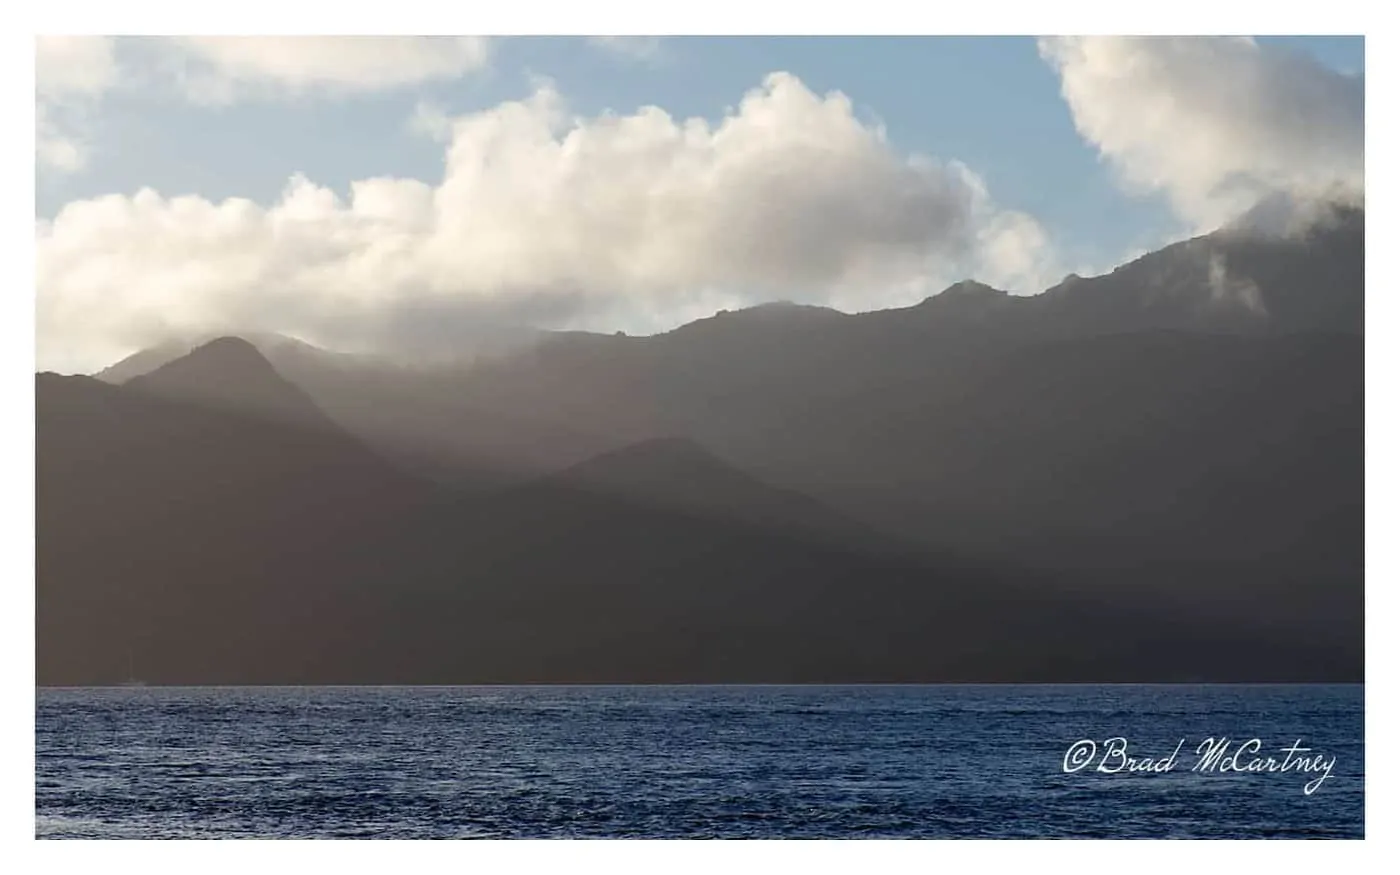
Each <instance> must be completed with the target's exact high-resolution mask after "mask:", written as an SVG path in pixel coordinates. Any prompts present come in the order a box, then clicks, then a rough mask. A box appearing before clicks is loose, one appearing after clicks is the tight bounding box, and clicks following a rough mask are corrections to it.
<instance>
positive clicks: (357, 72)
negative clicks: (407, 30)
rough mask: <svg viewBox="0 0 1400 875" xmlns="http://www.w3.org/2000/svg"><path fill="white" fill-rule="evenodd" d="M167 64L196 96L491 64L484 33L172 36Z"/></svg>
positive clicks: (380, 79) (308, 89)
mask: <svg viewBox="0 0 1400 875" xmlns="http://www.w3.org/2000/svg"><path fill="white" fill-rule="evenodd" d="M163 48H164V50H165V53H166V58H165V63H166V65H167V66H168V67H169V68H170V69H171V70H172V72H173V73H174V74H175V76H176V77H177V79H178V81H179V82H180V84H181V87H182V88H183V90H184V93H185V95H186V96H187V97H189V98H190V99H192V100H194V101H196V102H201V103H226V102H229V101H232V100H236V99H241V98H250V97H252V98H258V97H281V96H288V95H291V96H299V95H305V94H332V95H336V94H353V93H364V92H370V91H382V90H386V89H391V88H400V87H403V86H406V85H417V84H421V83H424V82H430V81H435V80H445V79H456V78H459V77H461V76H463V75H465V74H467V73H469V72H472V71H475V70H478V69H480V68H482V67H484V66H485V65H486V63H487V61H488V59H489V57H490V43H489V41H488V40H487V39H485V38H483V37H436V36H425V37H410V36H339V37H331V36H310V37H308V36H297V37H285V36H250V37H229V36H208V37H172V38H170V39H168V40H167V41H165V43H164V46H163Z"/></svg>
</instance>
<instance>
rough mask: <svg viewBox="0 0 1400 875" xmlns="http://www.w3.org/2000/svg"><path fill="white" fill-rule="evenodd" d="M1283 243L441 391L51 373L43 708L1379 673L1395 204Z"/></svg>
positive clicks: (777, 319)
mask: <svg viewBox="0 0 1400 875" xmlns="http://www.w3.org/2000/svg"><path fill="white" fill-rule="evenodd" d="M1274 230H1277V229H1274ZM1287 230H1288V231H1289V233H1286V234H1278V233H1271V234H1264V233H1260V232H1258V231H1257V230H1255V229H1253V228H1252V227H1250V226H1248V224H1244V225H1240V226H1236V227H1232V228H1228V229H1224V230H1222V231H1219V232H1216V233H1214V234H1210V235H1206V236H1204V237H1199V238H1196V239H1193V240H1189V241H1185V242H1183V243H1179V244H1175V245H1173V246H1170V247H1167V248H1165V249H1163V250H1160V251H1158V252H1154V253H1150V254H1148V255H1145V256H1143V257H1142V258H1139V259H1137V260H1135V261H1133V262H1131V263H1129V264H1126V265H1124V266H1122V267H1120V268H1118V269H1117V270H1115V271H1113V272H1112V273H1109V274H1106V275H1104V276H1101V277H1091V278H1080V277H1074V276H1071V277H1068V278H1066V280H1065V281H1064V282H1062V283H1060V284H1058V285H1057V286H1055V287H1053V288H1051V289H1049V290H1047V291H1046V292H1044V293H1043V294H1040V295H1036V296H1031V297H1017V296H1013V295H1008V294H1006V293H1005V292H1002V291H999V290H997V289H994V288H991V287H989V286H986V285H982V284H980V283H976V282H971V281H969V282H965V283H959V284H957V285H955V286H953V287H951V288H949V289H948V290H946V291H944V292H943V293H941V294H939V295H935V296H933V297H931V298H929V299H927V300H925V301H924V302H922V303H920V304H918V305H915V306H912V307H908V308H903V309H896V310H884V311H873V312H869V313H861V314H845V313H841V312H838V311H835V310H830V309H826V308H821V307H809V306H798V305H766V306H762V307H757V308H753V309H749V310H742V311H736V312H720V313H718V314H716V315H715V316H713V317H710V318H706V319H701V320H698V321H696V322H692V323H690V324H688V325H685V326H682V327H681V328H678V329H676V330H674V331H671V332H667V333H665V334H659V335H654V336H644V337H631V336H625V335H604V334H589V333H583V332H572V333H560V334H554V335H545V336H543V337H540V338H537V339H536V340H534V341H532V342H531V343H529V344H527V345H524V346H521V347H518V348H516V349H514V350H513V351H510V352H505V353H502V354H500V355H498V356H495V357H492V358H489V359H486V360H478V361H475V362H473V363H471V364H461V365H451V366H444V367H438V368H404V367H400V366H395V365H392V364H389V363H386V362H383V361H377V360H372V359H368V358H364V357H347V356H340V355H338V354H334V353H329V352H325V351H320V350H316V349H315V348H314V347H310V346H307V345H303V344H298V343H296V342H290V343H286V344H279V343H275V342H272V341H270V340H269V339H268V338H261V339H259V338H248V339H247V340H239V339H235V338H222V339H215V340H213V341H211V342H207V343H204V344H203V345H199V346H197V348H196V347H195V346H191V347H190V349H187V350H185V352H184V353H181V352H179V349H178V347H162V348H159V349H156V350H149V351H147V352H145V353H138V354H137V355H135V356H132V357H130V358H128V359H127V360H125V361H123V362H122V363H119V364H118V365H116V366H113V367H112V368H109V369H108V370H107V371H104V372H103V373H102V374H101V375H99V376H100V377H101V380H102V381H100V380H96V379H89V378H62V377H56V376H54V375H48V374H41V375H39V376H38V378H37V382H36V395H37V402H36V408H37V414H38V423H37V429H38V431H37V444H38V449H37V465H38V468H37V471H38V483H37V492H38V496H37V503H38V509H39V534H38V548H37V549H38V557H39V572H38V592H39V605H40V616H39V632H40V636H39V637H40V641H39V657H40V659H39V674H40V681H41V683H98V682H113V681H115V680H117V679H118V678H116V677H114V676H113V674H112V672H113V671H116V670H117V669H118V668H120V667H121V666H123V665H124V664H125V663H124V661H123V660H124V659H125V657H124V655H123V654H124V652H125V651H126V650H131V649H134V650H136V651H137V652H138V653H139V654H140V656H139V658H138V659H137V663H138V666H139V669H138V670H139V672H140V673H141V674H143V676H146V678H147V679H148V680H152V681H156V682H169V683H176V682H180V683H205V682H217V683H225V682H226V683H276V682H307V683H311V682H355V683H359V682H364V683H369V682H376V683H377V682H384V683H388V682H433V683H439V682H440V683H458V682H486V681H549V680H557V681H599V682H603V681H637V680H648V681H716V682H718V681H764V680H771V681H821V680H828V681H836V680H863V681H874V680H909V681H913V680H923V681H937V680H1137V681H1142V680H1321V679H1330V680H1359V679H1360V677H1361V674H1362V670H1361V666H1362V654H1363V652H1364V648H1363V636H1362V617H1363V598H1364V568H1363V557H1364V541H1363V531H1364V458H1363V449H1364V356H1363V352H1364V342H1363V328H1364V230H1365V228H1364V212H1362V211H1360V210H1358V209H1353V208H1337V209H1336V210H1334V211H1333V212H1332V214H1331V215H1330V216H1327V217H1325V220H1313V221H1312V222H1311V224H1310V225H1309V226H1308V228H1307V230H1305V231H1304V230H1298V229H1297V228H1289V229H1287ZM249 341H252V342H251V343H250V342H249ZM172 351H173V352H174V353H175V354H174V355H173V356H170V355H169V353H171V352H172ZM103 381H106V382H103ZM114 384H120V385H114ZM252 642H257V644H256V645H254V644H253V643H252Z"/></svg>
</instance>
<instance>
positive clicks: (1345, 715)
mask: <svg viewBox="0 0 1400 875" xmlns="http://www.w3.org/2000/svg"><path fill="white" fill-rule="evenodd" d="M1363 699H1364V690H1363V687H1361V686H1297V687H1292V686H1257V687H1240V686H1194V687H1193V686H1185V687H1183V686H927V687H906V686H891V687H881V686H868V687H438V688H423V687H417V688H412V687H399V688H328V687H323V688H154V687H152V688H120V689H45V690H39V691H38V693H37V712H38V713H37V720H36V730H37V732H36V736H37V751H36V754H37V774H36V791H35V807H36V818H35V831H36V834H37V835H38V836H39V837H53V838H60V837H67V838H89V837H91V838H97V837H103V838H111V837H120V838H191V837H199V838H203V837H208V838H223V837H228V838H242V837H287V838H294V837H295V838H303V837H355V838H381V837H382V838H439V837H440V838H467V837H521V838H545V837H560V838H575V837H612V838H706V837H714V838H745V837H754V838H777V837H801V838H820V837H829V838H863V837H908V838H951V837H1059V836H1078V837H1183V838H1213V837H1222V838H1264V837H1355V838H1359V837H1362V835H1363V798H1364V795H1363V794H1364V778H1363V775H1364V773H1365V769H1364V766H1365V763H1364V759H1363V744H1362V740H1363V730H1364V727H1363V722H1364V721H1363ZM1114 736H1121V737H1123V738H1125V739H1126V740H1127V743H1128V747H1127V755H1128V756H1133V757H1151V758H1153V759H1154V760H1156V761H1157V764H1158V765H1159V766H1165V765H1166V760H1167V758H1168V757H1169V755H1170V754H1171V753H1172V751H1173V750H1174V749H1176V747H1177V746H1178V744H1179V743H1180V744H1181V745H1182V746H1181V751H1180V753H1179V755H1178V758H1177V760H1176V762H1175V763H1174V764H1173V767H1172V768H1171V770H1169V771H1160V772H1156V773H1152V772H1147V773H1144V772H1129V771H1128V770H1127V769H1126V768H1125V769H1123V770H1122V771H1118V772H1115V773H1108V772H1100V771H1097V768H1098V766H1099V764H1100V763H1101V762H1103V763H1105V765H1106V766H1107V767H1109V768H1112V767H1113V766H1115V765H1120V764H1122V759H1121V758H1120V757H1114V756H1113V755H1111V754H1110V755H1109V758H1108V761H1106V762H1105V760H1104V755H1105V754H1104V751H1105V750H1106V749H1107V747H1108V746H1106V745H1105V740H1106V739H1109V738H1111V737H1114ZM1221 737H1227V738H1228V739H1229V740H1230V746H1229V748H1228V751H1227V757H1228V756H1229V755H1233V754H1234V753H1235V751H1236V749H1237V747H1238V745H1239V744H1240V743H1243V742H1249V741H1250V740H1251V739H1255V738H1257V739H1259V740H1260V747H1261V750H1260V752H1259V753H1258V754H1252V753H1250V752H1249V751H1250V748H1249V747H1246V752H1245V753H1244V754H1242V755H1240V756H1239V757H1238V759H1237V760H1234V761H1232V762H1235V763H1237V764H1238V765H1239V766H1240V767H1247V765H1248V763H1249V761H1250V760H1251V759H1253V758H1255V757H1256V756H1257V757H1259V758H1261V759H1262V758H1263V757H1266V756H1274V757H1275V759H1276V760H1282V759H1283V758H1284V756H1285V755H1284V754H1283V753H1282V752H1280V751H1279V749H1280V748H1283V747H1286V746H1289V745H1292V744H1294V743H1295V742H1297V741H1299V740H1301V741H1302V745H1301V746H1302V747H1309V748H1312V751H1311V752H1310V753H1308V754H1305V755H1306V756H1308V757H1310V758H1311V757H1316V756H1317V755H1319V754H1321V755H1324V756H1325V757H1326V758H1327V759H1331V758H1332V757H1335V764H1334V765H1333V766H1332V768H1331V773H1330V776H1329V777H1327V778H1326V779H1324V780H1323V781H1322V783H1321V784H1320V785H1319V786H1318V787H1317V788H1316V790H1315V792H1313V793H1312V794H1311V795H1308V794H1306V793H1305V792H1304V787H1305V785H1306V784H1308V783H1309V782H1310V781H1314V780H1316V779H1317V778H1318V777H1319V776H1321V775H1322V774H1323V773H1322V772H1321V771H1311V772H1299V771H1275V772H1258V771H1255V772H1236V771H1220V768H1219V762H1217V766H1216V769H1215V770H1212V771H1210V772H1202V771H1193V770H1192V768H1193V766H1195V765H1196V764H1197V761H1198V756H1197V754H1196V750H1197V747H1198V745H1199V744H1200V743H1201V742H1202V741H1203V740H1204V739H1207V738H1215V739H1220V738H1221ZM1086 738H1087V739H1094V740H1095V741H1096V744H1097V750H1096V752H1095V754H1094V756H1093V757H1092V758H1091V759H1090V761H1089V764H1088V765H1087V766H1085V767H1084V768H1083V769H1082V770H1081V771H1077V772H1073V773H1066V771H1065V759H1066V754H1067V752H1068V750H1069V748H1070V746H1071V745H1072V744H1074V743H1075V742H1077V741H1079V740H1080V739H1086ZM1300 755H1303V754H1292V755H1290V756H1291V759H1294V760H1296V759H1297V757H1298V756H1300ZM1310 764H1314V765H1318V766H1319V767H1320V763H1318V762H1317V761H1310Z"/></svg>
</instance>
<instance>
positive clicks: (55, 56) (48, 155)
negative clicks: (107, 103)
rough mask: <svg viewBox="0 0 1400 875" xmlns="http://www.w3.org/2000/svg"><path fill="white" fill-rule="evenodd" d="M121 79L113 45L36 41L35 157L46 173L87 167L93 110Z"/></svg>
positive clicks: (84, 39)
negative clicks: (89, 128)
mask: <svg viewBox="0 0 1400 875" xmlns="http://www.w3.org/2000/svg"><path fill="white" fill-rule="evenodd" d="M119 79H120V73H119V70H118V67H117V62H116V57H115V54H114V52H113V49H112V40H111V39H109V38H107V37H94V36H40V37H36V38H35V40H34V92H35V104H34V125H35V139H34V157H35V160H36V161H37V162H38V165H39V168H40V169H41V170H44V171H47V172H50V173H73V172H75V171H78V170H81V169H82V168H83V167H84V166H85V165H86V164H87V158H88V151H89V150H88V145H87V142H86V141H87V139H88V135H87V129H88V127H89V115H90V111H91V105H92V104H93V102H94V101H96V100H98V99H99V98H100V97H101V96H102V95H103V94H104V93H106V92H107V91H108V90H110V89H111V88H113V87H115V86H116V85H117V83H118V81H119Z"/></svg>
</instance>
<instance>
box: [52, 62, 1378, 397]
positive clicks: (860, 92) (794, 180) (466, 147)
mask: <svg viewBox="0 0 1400 875" xmlns="http://www.w3.org/2000/svg"><path fill="white" fill-rule="evenodd" d="M1364 66H1365V59H1364V43H1363V40H1362V39H1361V38H1359V37H1357V38H1344V37H1327V38H1299V37H1291V38H1257V39H1247V38H1206V37H1183V38H1156V37H1154V38H1140V39H1133V38H1117V37H1090V38H1046V39H1036V38H1032V37H1021V38H993V37H969V38H956V37H887V38H845V37H839V38H837V37H833V38H812V37H794V38H760V37H731V38H699V37H676V38H665V39H657V38H638V37H627V38H612V39H606V38H582V37H560V38H553V37H520V38H507V39H484V38H460V39H456V38H438V37H384V38H369V39H366V38H329V37H306V38H278V37H250V38H242V39H240V38H231V37H205V38H174V37H153V38H141V39H135V38H121V39H108V38H101V37H68V38H64V37H41V38H39V40H38V42H37V43H36V96H35V101H36V104H35V106H36V119H37V124H36V128H37V130H36V144H35V162H36V174H37V191H36V209H35V213H36V215H35V220H36V230H35V234H36V273H37V277H36V280H37V297H36V301H35V303H36V309H35V316H36V344H37V355H38V365H39V367H40V368H41V369H51V370H59V371H65V372H87V371H92V370H95V369H98V368H101V367H103V366H105V365H107V364H110V363H111V362H113V361H115V360H117V359H119V358H121V357H122V356H124V355H126V354H128V353H130V352H133V351H135V350H137V349H140V348H143V347H146V346H150V345H152V344H154V343H157V342H159V341H161V340H163V339H165V338H167V337H169V336H172V335H189V334H196V333H204V332H209V331H223V330H230V331H236V330H256V331H281V332H284V333H287V334H291V335H293V336H297V337H300V338H302V339H305V340H308V341H310V342H312V343H317V344H319V345H322V346H326V347H329V348H334V349H344V350H349V351H375V352H382V353H390V354H400V355H405V356H407V355H411V354H415V353H428V352H434V353H442V352H448V351H452V350H459V349H467V348H469V347H470V346H471V345H472V344H473V343H474V342H475V341H476V339H479V338H481V337H482V336H484V335H489V334H491V333H492V332H494V331H500V330H503V328H504V327H505V326H513V325H520V324H524V325H530V326H534V327H540V328H583V329H589V330H602V331H614V330H623V331H628V332H631V333H650V332H654V331H659V330H666V329H669V328H672V327H675V326H676V325H678V324H682V323H684V322H686V321H689V320H691V319H694V318H699V317H702V316H707V315H710V314H712V313H713V312H714V311H715V310H717V309H721V308H728V309H733V308H736V307H741V306H748V305H752V304H756V303H761V302H765V301H772V300H794V301H802V302H808V303H818V304H825V305H828V306H835V307H838V308H839V309H842V310H846V311H848V312H855V311H861V310H869V309H877V308H881V307H889V306H903V305H908V304H911V303H916V302H917V301H919V300H921V299H922V298H924V297H926V296H927V295H930V294H934V293H936V292H938V291H939V290H941V289H942V288H945V287H946V286H947V285H949V284H951V283H953V282H956V281H958V280H961V279H965V278H975V279H978V280H981V281H983V282H987V283H989V284H991V285H994V286H997V287H999V288H1004V289H1007V290H1009V291H1012V292H1014V293H1018V294H1032V293H1035V292H1038V291H1041V290H1043V289H1044V288H1046V287H1048V286H1050V285H1053V284H1054V283H1056V282H1058V281H1059V280H1060V279H1061V278H1062V277H1063V276H1064V275H1065V274H1067V273H1069V272H1076V273H1080V274H1085V275H1088V274H1094V273H1101V272H1104V271H1107V270H1109V269H1111V268H1112V267H1114V266H1115V265H1117V264H1120V263H1122V262H1123V261H1125V260H1128V259H1130V258H1132V257H1135V256H1136V255H1139V254H1142V253H1143V252H1146V251H1149V250H1151V249H1155V248H1159V247H1161V246H1162V245H1165V244H1167V243H1169V242H1172V241H1174V240H1178V239H1183V238H1185V237H1188V236H1192V235H1195V234H1199V233H1204V232H1207V231H1210V230H1213V229H1215V228H1217V227H1220V226H1221V225H1223V224H1226V223H1229V222H1232V221H1238V220H1240V218H1241V217H1242V216H1246V215H1253V214H1254V213H1252V212H1251V210H1252V208H1253V207H1255V206H1256V205H1258V204H1259V203H1261V202H1264V201H1266V200H1268V201H1269V202H1274V201H1276V200H1277V199H1278V198H1279V197H1280V196H1282V197H1284V198H1285V199H1286V201H1287V202H1288V203H1296V202H1303V201H1306V200H1308V199H1314V198H1318V197H1329V198H1332V197H1344V198H1350V199H1360V197H1361V192H1362V190H1363V188H1364V155H1363V134H1364V88H1363V84H1364V83H1363V79H1362V75H1363V71H1364Z"/></svg>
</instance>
